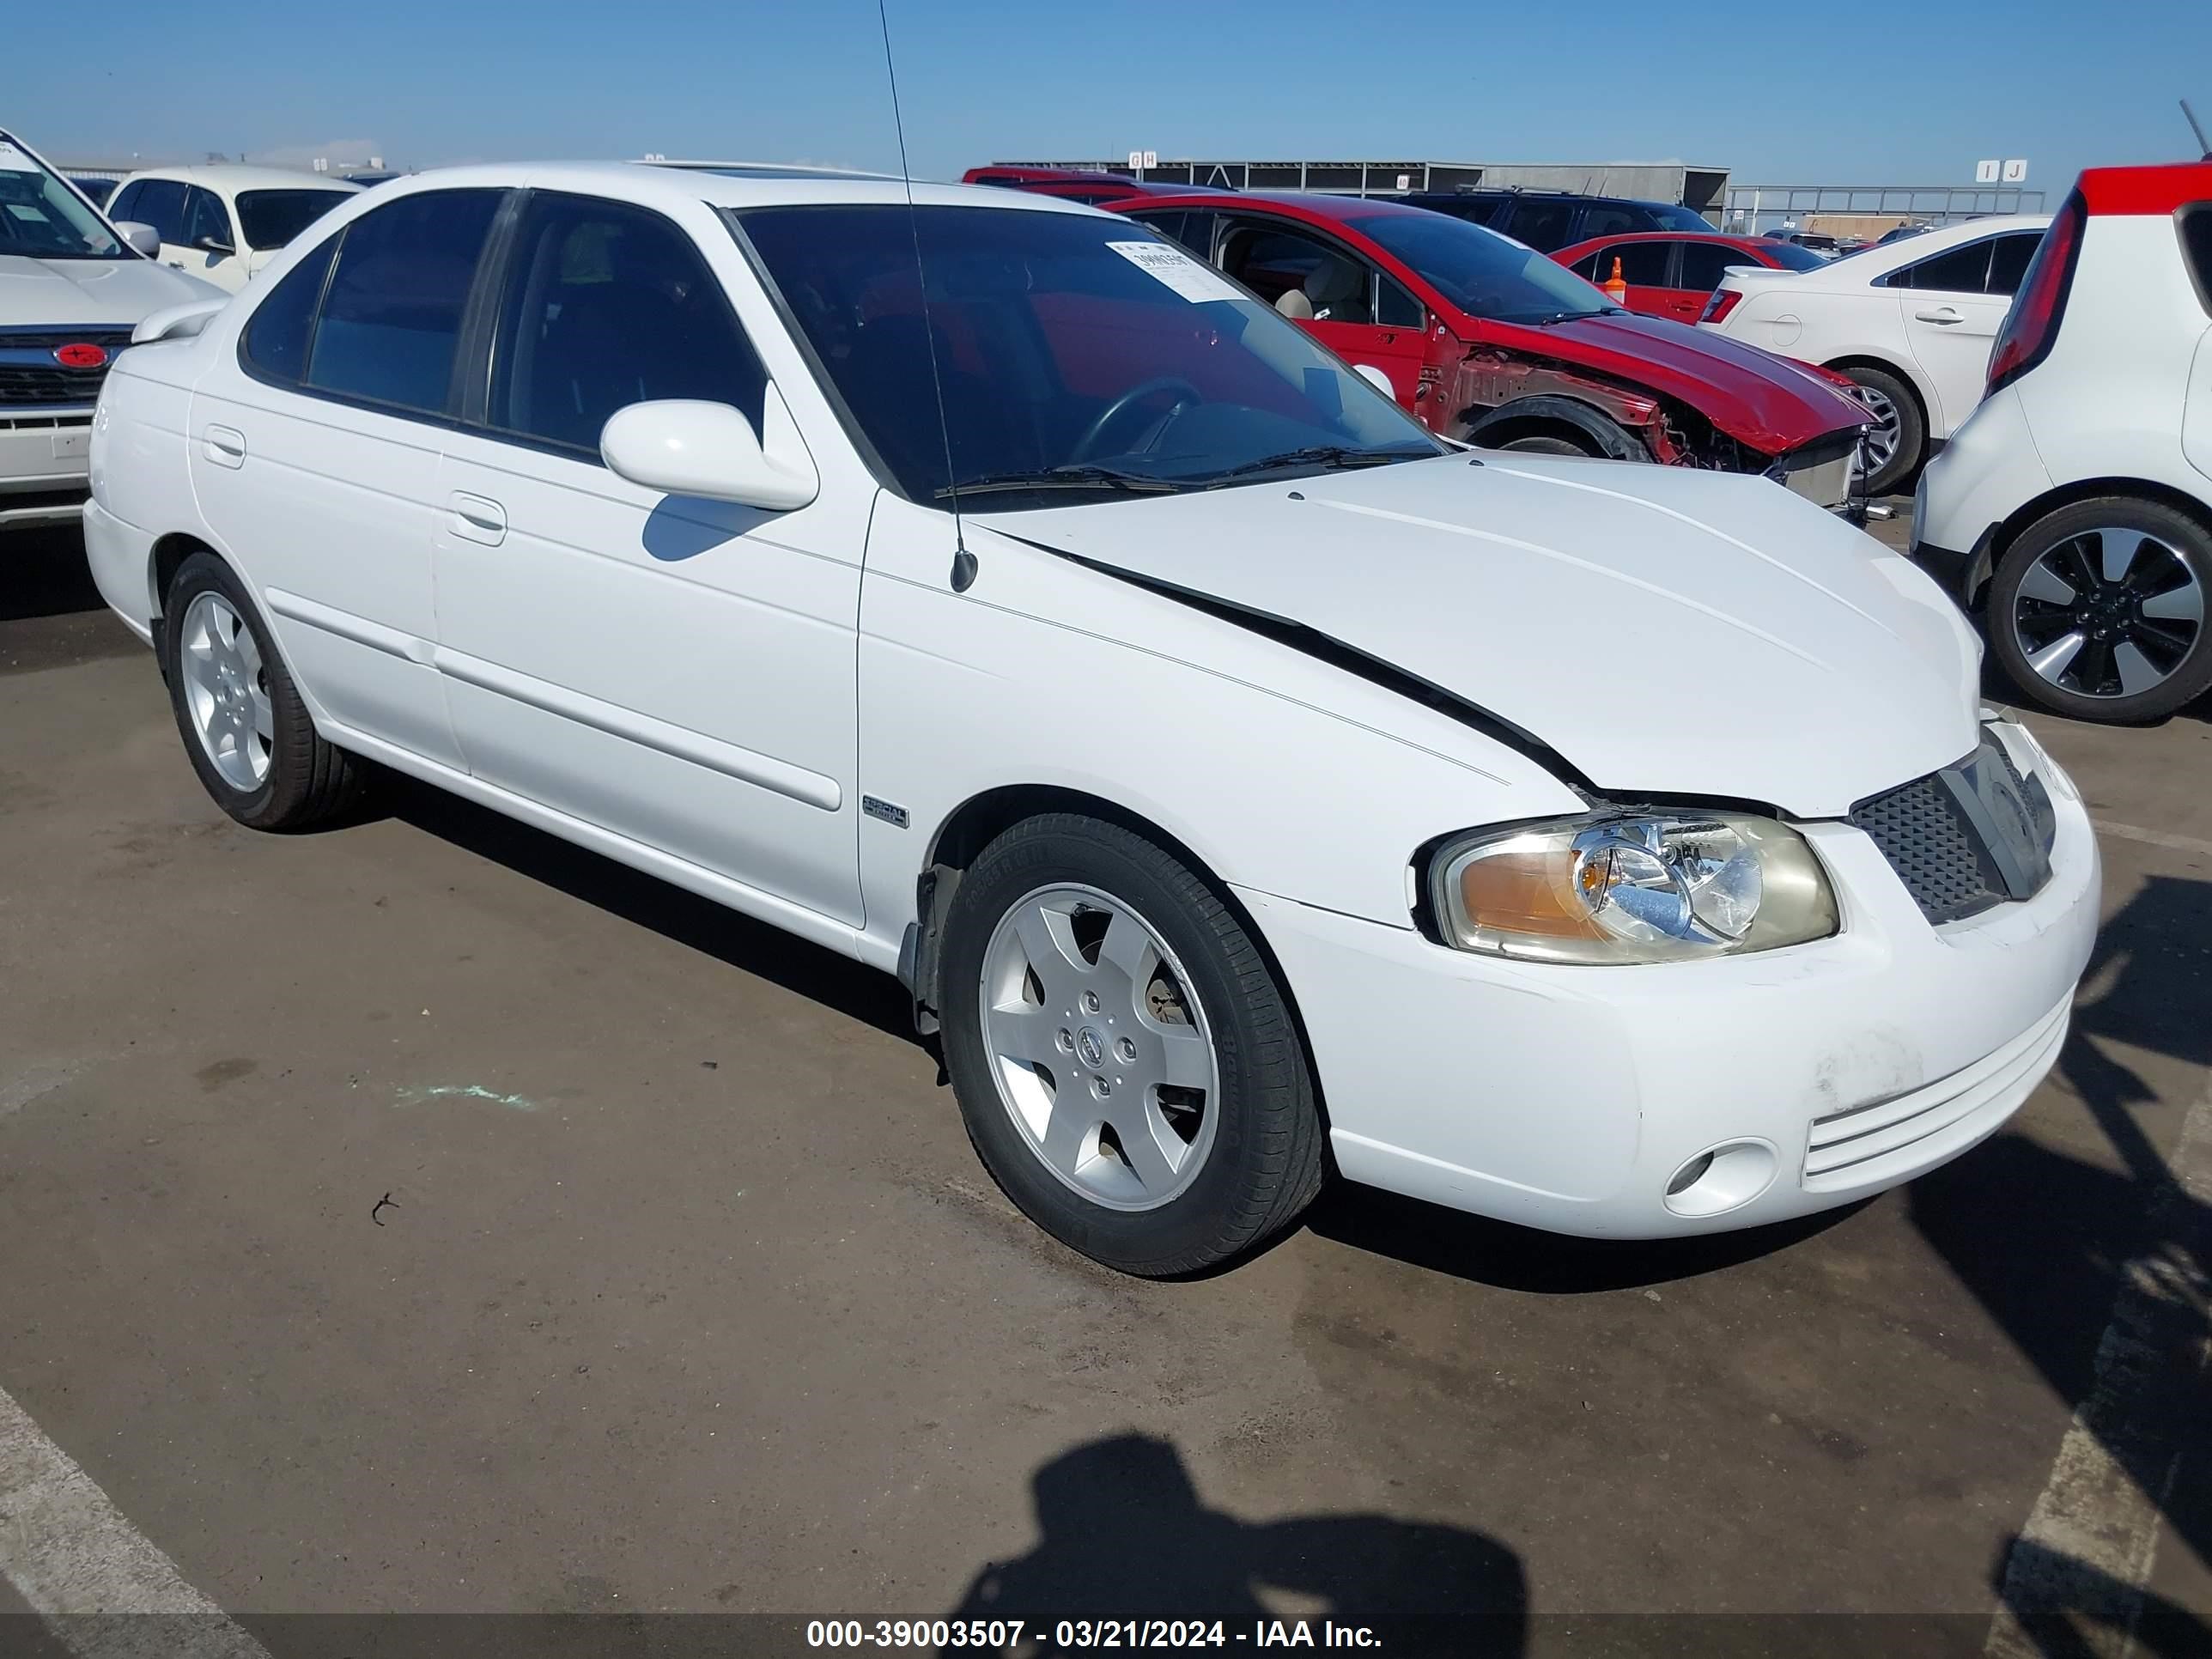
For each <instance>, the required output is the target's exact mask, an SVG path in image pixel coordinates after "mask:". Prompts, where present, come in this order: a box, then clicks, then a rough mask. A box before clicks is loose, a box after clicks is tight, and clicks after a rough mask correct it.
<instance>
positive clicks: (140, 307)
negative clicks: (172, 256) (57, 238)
mask: <svg viewBox="0 0 2212 1659" xmlns="http://www.w3.org/2000/svg"><path fill="white" fill-rule="evenodd" d="M222 297H223V292H222V289H219V288H216V287H215V286H214V285H213V284H212V283H204V282H201V281H199V280H198V279H197V277H192V276H185V274H184V273H183V272H182V271H177V270H170V269H169V268H168V267H167V266H166V265H159V264H155V263H154V262H153V261H152V260H151V259H33V258H29V257H28V256H27V255H23V254H0V327H37V326H41V325H45V326H54V327H62V328H66V327H68V326H70V325H71V324H82V325H85V326H87V327H90V326H93V325H102V326H106V327H123V328H128V327H130V326H131V325H132V324H134V323H136V322H137V321H138V319H140V318H142V317H143V316H145V315H146V314H147V313H149V312H155V311H159V310H161V308H162V307H165V306H180V305H184V304H186V303H188V302H189V301H193V300H219V299H221V298H222Z"/></svg>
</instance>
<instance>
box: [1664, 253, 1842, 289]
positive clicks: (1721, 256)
mask: <svg viewBox="0 0 2212 1659" xmlns="http://www.w3.org/2000/svg"><path fill="white" fill-rule="evenodd" d="M1776 246H1778V247H1787V246H1789V244H1788V243H1786V242H1784V243H1777V244H1776ZM1793 252H1797V253H1801V254H1803V255H1804V257H1805V258H1806V259H1807V260H1808V261H1809V262H1810V264H1806V265H1795V266H1791V267H1790V269H1792V270H1808V269H1810V267H1811V265H1817V264H1820V263H1821V259H1820V255H1819V254H1817V253H1810V252H1806V250H1805V249H1803V248H1802V247H1801V248H1796V249H1794V250H1793ZM1758 263H1759V261H1758V260H1756V259H1754V258H1752V257H1751V255H1749V254H1748V253H1746V252H1744V251H1743V250H1742V249H1741V248H1733V247H1730V246H1729V245H1728V244H1727V243H1725V242H1685V243H1683V244H1682V269H1681V273H1680V276H1677V277H1676V278H1675V279H1674V286H1675V287H1676V288H1680V289H1694V290H1695V291H1696V292H1698V293H1699V294H1710V293H1711V292H1712V291H1713V290H1714V289H1717V288H1718V287H1719V286H1720V285H1721V276H1722V273H1723V272H1724V271H1726V270H1728V269H1729V266H1731V265H1756V264H1758Z"/></svg>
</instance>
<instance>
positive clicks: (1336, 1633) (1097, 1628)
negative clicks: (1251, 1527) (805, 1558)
mask: <svg viewBox="0 0 2212 1659" xmlns="http://www.w3.org/2000/svg"><path fill="white" fill-rule="evenodd" d="M1025 1638H1026V1639H1027V1640H1028V1641H1030V1643H1032V1644H1035V1645H1036V1646H1037V1647H1046V1646H1050V1647H1054V1648H1223V1647H1227V1646H1228V1645H1230V1644H1231V1643H1237V1644H1241V1645H1243V1646H1247V1647H1255V1648H1370V1649H1372V1648H1379V1647H1381V1646H1382V1645H1383V1644H1382V1641H1381V1639H1380V1638H1378V1637H1377V1636H1376V1633H1375V1632H1374V1631H1373V1630H1371V1629H1370V1628H1369V1627H1368V1626H1364V1625H1340V1624H1337V1623H1335V1622H1334V1620H1305V1619H1262V1620H1254V1621H1253V1623H1252V1626H1251V1627H1250V1628H1249V1630H1246V1629H1240V1628H1235V1627H1232V1626H1230V1625H1229V1624H1228V1622H1227V1621H1226V1620H1220V1619H1213V1620H1204V1619H1061V1620H1055V1621H1054V1623H1053V1624H1051V1625H1049V1626H1047V1625H1045V1624H1043V1623H1042V1622H1040V1623H1039V1624H1038V1625H1037V1626H1036V1630H1035V1632H1034V1633H1032V1632H1031V1631H1030V1622H1029V1621H1028V1620H1024V1619H987V1620H986V1619H878V1620H858V1619H817V1620H811V1621H809V1623H808V1624H807V1626H806V1645H807V1646H809V1647H811V1648H934V1649H944V1648H975V1649H979V1650H982V1651H983V1652H986V1653H1003V1652H1005V1651H1006V1650H1007V1649H1009V1648H1018V1647H1019V1646H1021V1645H1022V1644H1023V1642H1024V1639H1025Z"/></svg>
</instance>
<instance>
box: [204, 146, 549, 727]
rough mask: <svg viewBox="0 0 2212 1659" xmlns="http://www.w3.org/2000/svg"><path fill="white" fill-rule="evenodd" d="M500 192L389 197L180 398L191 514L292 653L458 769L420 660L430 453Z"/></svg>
mask: <svg viewBox="0 0 2212 1659" xmlns="http://www.w3.org/2000/svg"><path fill="white" fill-rule="evenodd" d="M505 194H506V193H505V192H504V191H498V190H434V191H416V192H413V193H411V194H409V195H405V196H401V197H398V198H396V199H394V200H392V201H391V202H388V203H386V204H384V205H383V206H381V207H380V208H377V209H376V210H374V211H372V212H368V213H365V214H363V215H362V216H361V217H360V218H358V219H356V220H354V221H352V222H350V223H349V224H348V225H347V226H346V227H345V228H344V229H343V231H342V232H340V233H339V234H337V235H335V236H330V237H326V238H325V239H324V240H323V241H322V242H320V243H319V244H318V245H317V246H315V247H313V249H311V250H309V251H308V252H307V255H306V257H304V258H301V260H300V261H299V262H298V263H296V264H294V265H293V266H292V268H291V269H290V270H288V271H287V272H286V273H285V274H284V276H283V277H281V278H280V279H279V280H278V281H277V282H276V284H275V285H274V286H273V287H271V288H270V289H268V290H267V291H266V292H265V293H264V292H262V291H261V289H260V287H259V285H258V284H257V285H256V287H255V288H254V289H250V290H248V292H249V293H250V294H254V295H258V300H259V303H258V304H257V305H256V306H255V307H254V309H253V312H252V315H251V316H250V317H249V318H248V319H247V320H246V328H245V331H244V334H243V336H242V337H241V339H240V349H239V352H238V355H237V356H236V357H235V358H234V359H230V360H228V361H227V362H224V363H223V364H222V365H221V366H219V367H217V368H214V369H211V370H210V372H209V373H208V374H206V375H205V376H204V377H203V378H202V380H200V382H199V386H198V387H197V391H196V392H195V394H194V396H193V399H192V412H191V471H192V483H193V487H194V489H195V490H196V491H197V495H198V497H199V501H200V507H201V510H202V511H203V512H204V513H205V514H206V516H207V520H208V523H209V525H210V526H211V527H212V528H213V530H214V532H215V533H216V537H217V538H218V539H219V540H220V541H221V543H222V546H223V548H224V550H226V551H228V552H229V553H230V554H231V555H232V556H234V559H235V560H236V561H237V562H238V564H239V567H240V569H241V570H242V571H243V572H244V574H246V579H247V580H248V581H249V582H250V583H251V584H252V586H253V587H254V588H255V589H256V590H257V592H258V597H259V599H260V600H261V604H262V606H263V608H264V611H266V612H267V614H268V616H269V617H270V623H271V626H272V627H273V628H274V629H275V631H276V636H277V639H278V641H279V642H280V644H281V645H282V646H283V652H284V656H285V659H286V660H287V661H288V662H289V663H290V664H291V665H292V667H293V669H294V671H295V672H296V673H297V674H298V676H299V678H300V681H301V684H302V685H304V686H305V687H307V690H308V692H309V694H310V696H313V697H314V698H315V699H316V700H317V701H318V702H319V704H320V707H321V709H322V711H323V712H325V713H326V714H328V715H329V717H330V718H331V720H334V721H336V722H337V723H338V725H340V726H343V728H345V730H344V731H343V732H334V733H333V734H332V735H334V736H336V737H337V738H339V740H340V741H342V742H343V741H349V734H351V733H360V734H362V735H364V736H366V737H368V738H373V739H376V740H378V741H380V742H383V743H387V744H393V745H396V746H397V747H398V748H399V749H401V750H405V751H407V752H409V753H411V754H415V755H418V756H421V757H423V758H425V759H427V760H429V761H432V762H435V763H437V764H439V765H441V766H444V767H447V768H451V769H456V770H458V769H459V768H460V766H461V757H460V754H459V750H458V748H457V747H456V745H455V744H454V742H453V727H452V724H451V722H450V721H449V720H447V714H446V702H445V693H444V690H443V688H442V686H441V684H440V682H439V678H438V675H437V672H436V670H435V668H434V667H433V666H432V662H433V659H434V655H435V641H436V636H437V624H436V606H435V599H434V592H433V587H432V581H431V565H430V544H431V533H432V513H433V511H434V508H433V502H434V501H435V492H436V489H437V485H438V456H439V450H440V447H441V444H442V443H443V441H444V439H445V436H446V435H447V431H448V430H449V429H450V428H451V427H452V425H453V415H454V412H455V410H457V409H458V407H459V400H458V389H457V386H456V384H455V373H454V371H455V368H456V365H457V363H458V362H459V340H460V334H461V325H462V319H463V317H464V315H465V312H466V310H467V307H468V302H469V296H470V293H471V288H472V287H473V285H474V283H475V282H476V279H477V266H478V264H479V262H480V260H481V258H482V255H483V249H484V245H485V242H486V240H487V238H488V236H489V232H490V229H491V225H492V220H493V216H494V215H495V214H496V213H497V211H498V210H499V206H500V204H501V201H502V200H503V199H504V197H505Z"/></svg>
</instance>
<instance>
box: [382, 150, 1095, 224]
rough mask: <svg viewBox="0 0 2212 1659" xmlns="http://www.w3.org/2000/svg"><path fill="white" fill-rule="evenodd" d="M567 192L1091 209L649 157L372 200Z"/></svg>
mask: <svg viewBox="0 0 2212 1659" xmlns="http://www.w3.org/2000/svg"><path fill="white" fill-rule="evenodd" d="M532 187H534V188H537V189H540V190H567V191H576V192H578V193H580V194H582V195H587V196H605V197H610V198H611V199H613V200H616V201H624V202H635V203H639V204H643V205H648V206H650V205H655V204H658V205H660V206H663V207H673V206H677V205H679V204H689V203H694V202H704V203H706V204H708V206H710V207H726V208H751V207H786V206H808V205H831V204H855V205H858V204H897V205H901V206H903V205H904V204H906V203H907V201H908V199H909V198H911V199H912V200H913V201H914V202H915V204H918V205H921V206H924V207H989V208H996V209H998V210H1001V211H1003V212H1008V213H1023V212H1027V213H1096V212H1097V211H1098V210H1097V209H1096V208H1092V207H1088V206H1085V204H1082V203H1080V202H1072V201H1069V200H1066V198H1064V197H1054V196H1042V195H1039V194H1037V193H1036V192H1035V191H1024V190H1006V189H1003V188H1001V187H1000V186H997V185H934V184H923V183H921V182H918V181H917V182H915V183H912V184H909V183H908V181H907V180H905V179H899V178H896V177H893V176H891V175H889V174H884V173H832V172H829V171H827V170H824V169H821V168H808V169H800V168H780V167H751V166H734V165H733V166H731V167H718V166H712V165H708V166H686V167H671V166H668V165H665V164H663V163H659V162H651V161H500V162H477V163H473V164H471V165H469V166H466V167H433V168H431V169H429V170H428V171H427V172H423V173H409V174H407V175H406V176H405V177H404V178H399V179H391V180H389V181H388V182H386V183H385V184H381V185H378V186H377V187H376V191H375V195H376V199H377V200H378V201H379V202H390V201H394V200H397V199H398V197H401V196H411V195H413V194H415V193H416V191H425V190H520V189H525V188H532Z"/></svg>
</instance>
